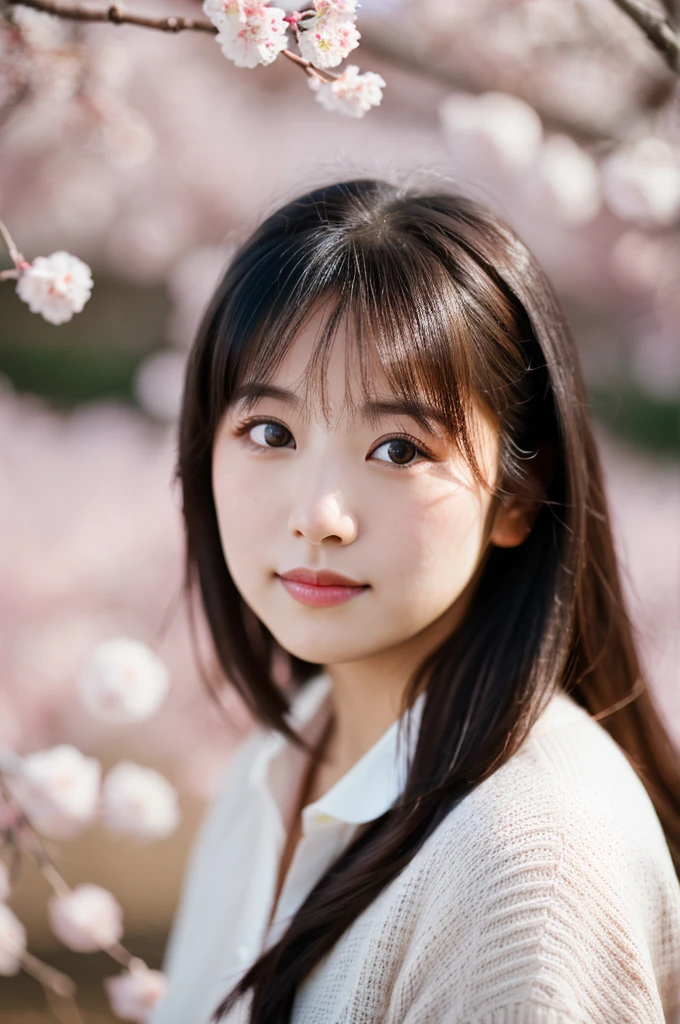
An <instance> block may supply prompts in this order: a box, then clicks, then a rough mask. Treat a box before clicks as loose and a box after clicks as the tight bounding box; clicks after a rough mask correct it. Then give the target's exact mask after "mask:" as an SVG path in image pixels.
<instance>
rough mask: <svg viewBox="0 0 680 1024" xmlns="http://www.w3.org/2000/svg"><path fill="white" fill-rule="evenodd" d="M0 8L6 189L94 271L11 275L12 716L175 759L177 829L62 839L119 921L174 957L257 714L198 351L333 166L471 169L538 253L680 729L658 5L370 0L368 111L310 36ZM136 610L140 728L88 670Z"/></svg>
mask: <svg viewBox="0 0 680 1024" xmlns="http://www.w3.org/2000/svg"><path fill="white" fill-rule="evenodd" d="M90 6H95V5H94V0H93V2H92V4H91V5H90ZM282 6H283V5H282ZM130 7H131V8H132V9H134V10H137V11H143V12H146V13H148V14H151V15H153V16H161V15H166V14H170V13H185V14H193V15H195V16H200V13H201V12H200V5H199V4H198V3H188V2H187V3H183V4H182V3H180V2H171V0H139V2H137V3H136V4H135V5H134V6H133V4H132V2H130ZM288 9H292V5H289V8H288ZM659 10H661V7H660V6H659ZM2 17H3V16H2V14H0V154H1V156H0V218H2V219H3V220H4V221H5V223H6V224H7V225H8V227H9V228H10V230H11V232H12V234H13V236H14V238H15V240H16V241H17V244H18V245H19V247H20V248H21V249H22V251H23V252H24V254H25V255H26V257H27V258H28V259H31V258H33V257H34V256H35V255H38V254H48V253H51V252H53V251H54V250H57V249H62V248H63V249H67V250H68V251H69V252H72V253H74V254H76V255H78V256H79V257H80V258H81V259H83V260H86V261H87V262H88V263H89V264H90V266H91V267H92V270H93V276H94V278H95V287H94V291H93V295H92V298H91V299H90V301H89V303H88V305H87V306H86V308H85V310H84V311H83V312H82V313H81V314H79V315H78V316H77V317H75V318H74V319H73V321H71V322H70V323H69V324H65V325H63V326H60V327H53V326H51V325H48V324H46V323H44V322H43V321H41V320H40V318H39V317H37V316H35V315H33V314H31V313H30V312H29V311H28V309H27V308H26V307H25V306H24V305H23V304H22V303H21V302H19V300H18V299H17V298H16V296H15V295H14V293H13V287H12V285H11V283H4V284H2V285H0V477H1V478H2V481H3V486H2V488H1V489H0V612H1V614H0V622H1V625H0V673H1V678H2V686H1V687H0V744H6V745H10V746H11V747H13V748H14V749H16V750H17V751H19V752H20V753H22V754H24V753H29V752H31V751H33V750H37V749H40V748H42V747H46V746H50V745H53V744H56V743H66V742H68V743H74V744H76V745H77V746H79V747H80V749H82V750H83V751H84V752H85V753H88V754H93V755H95V756H97V757H99V758H101V760H102V762H103V763H104V764H105V765H108V764H110V763H113V762H114V761H115V760H117V759H120V758H121V757H130V758H132V759H134V760H137V761H139V762H140V763H144V764H149V765H153V766H154V767H157V768H159V769H160V770H162V771H163V772H165V774H166V775H167V776H168V777H169V778H170V779H171V781H172V782H173V783H174V784H175V785H176V786H177V787H178V789H179V793H180V800H181V804H182V811H183V824H182V827H181V829H180V830H179V832H178V833H177V834H176V835H175V836H173V837H172V838H171V839H168V840H165V841H162V842H159V843H156V844H153V845H152V846H148V847H139V846H138V845H135V844H134V843H132V842H131V841H126V840H123V839H116V840H113V841H112V840H111V838H110V837H108V836H105V835H104V834H103V832H101V831H100V830H99V829H98V828H94V829H92V830H90V831H89V832H88V833H87V834H86V835H85V836H84V837H83V838H81V839H78V840H76V841H74V842H72V843H70V844H64V845H63V846H62V847H60V849H59V851H58V854H57V856H58V858H59V863H60V867H61V869H62V871H63V873H64V875H65V876H66V877H67V878H73V879H74V880H75V879H83V878H84V877H85V876H87V878H88V880H92V881H97V882H99V883H100V884H102V885H106V886H107V887H109V888H111V889H112V890H113V891H115V892H116V894H117V896H118V898H119V899H120V901H121V902H122V903H123V905H124V909H125V915H126V941H127V943H128V945H129V947H130V948H135V947H136V946H138V947H139V948H140V949H144V950H145V953H144V954H143V955H146V956H147V959H148V962H149V963H153V966H157V964H158V962H159V959H160V954H161V952H162V947H163V942H164V940H165V936H166V934H167V929H168V926H169V922H170V920H171V917H172V912H173V910H174V905H175V900H176V897H177V892H178V887H179V881H180V878H181V872H182V870H183V866H184V863H185V859H186V855H187V851H188V848H189V844H190V842H191V838H192V835H193V834H194V830H195V828H196V825H197V822H198V821H199V819H200V816H201V814H202V813H203V810H204V807H205V801H206V800H207V799H209V798H210V796H211V794H212V793H213V792H214V789H215V786H216V785H217V784H218V782H219V779H220V777H221V774H222V773H223V771H224V769H225V767H226V765H227V763H228V759H229V756H230V754H231V752H232V750H233V748H234V745H235V744H236V742H238V740H239V738H240V737H241V736H242V735H243V734H244V732H245V731H246V730H247V728H248V725H249V719H248V716H247V715H246V713H245V712H244V710H243V708H242V707H241V705H240V704H239V702H238V701H237V699H236V698H235V697H234V696H233V695H232V694H231V693H230V691H229V690H228V689H225V690H224V698H223V713H221V712H220V710H219V709H218V708H217V706H216V705H215V703H214V702H212V701H211V699H210V698H209V696H208V695H207V693H206V691H205V689H204V687H203V685H202V682H201V680H200V678H199V674H198V671H197V668H196V664H195V661H194V658H193V655H192V650H191V645H190V642H189V635H188V629H187V620H186V613H185V609H184V608H183V606H182V604H181V601H180V586H181V576H182V533H181V521H180V511H179V495H178V492H177V489H176V487H175V486H174V485H173V482H172V474H173V468H174V457H175V447H176V438H175V433H176V416H177V409H178V402H179V394H180V388H181V382H182V375H183V369H184V361H185V358H186V353H187V350H188V348H189V346H190V344H191V341H192V334H193V331H194V328H195V326H196V323H197V320H198V317H199V315H200V313H201V310H202V308H203V306H204V303H205V302H206V300H207V298H208V296H209V295H210V292H211V290H212V288H213V286H214V284H215V282H216V280H217V277H218V274H219V273H220V271H221V269H222V267H223V266H224V264H225V262H226V260H227V258H228V255H229V253H230V251H231V249H232V248H233V246H234V245H235V244H236V242H238V241H239V240H240V239H241V238H243V237H244V236H245V235H246V234H247V232H248V231H249V230H250V229H251V228H252V227H254V226H255V224H256V223H257V222H258V220H259V219H260V218H261V217H262V216H263V215H264V214H266V213H267V212H268V211H269V210H271V209H272V208H273V207H274V206H276V205H278V203H279V202H281V201H282V200H283V199H285V198H288V197H290V196H292V195H294V194H295V193H297V192H299V191H302V190H304V189H306V188H308V187H310V186H312V185H315V184H320V183H323V182H327V181H330V180H333V179H340V178H346V177H350V176H357V175H362V176H380V177H389V178H392V179H398V180H408V181H413V182H414V183H421V184H426V185H436V184H438V183H441V185H442V186H444V187H453V186H459V187H461V188H463V189H464V190H466V191H467V192H469V193H472V194H473V195H476V196H478V197H481V198H483V199H485V200H486V201H487V202H489V203H491V204H492V205H494V206H495V207H496V208H497V209H499V210H500V211H501V212H502V213H503V214H504V215H505V216H506V218H507V219H508V220H510V221H511V223H512V224H513V225H514V226H515V227H516V228H517V229H518V230H519V232H520V233H521V234H522V235H523V237H524V238H525V239H526V241H527V242H528V243H529V245H530V246H531V247H532V248H533V249H534V250H535V251H536V253H537V255H538V256H539V258H540V259H541V260H542V261H543V263H544V265H545V267H546V269H547V270H548V272H549V274H550V276H551V278H552V280H553V282H554V284H555V286H556V288H557V290H558V292H559V294H560V297H561V299H562V301H563V303H564V305H565V308H566V310H567V313H568V317H569V320H570V323H571V325H572V327H573V330H574V332H575V335H576V337H577V340H578V343H579V347H580V350H581V354H582V359H583V364H584V368H585V372H586V376H587V380H588V386H589V390H590V395H591V401H592V414H593V418H594V420H595V423H596V429H597V436H598V440H599V444H600V450H601V453H602V457H603V460H604V464H605V469H606V476H607V483H608V488H609V496H610V500H611V507H612V513H613V518H614V525H615V530H616V536H617V542H618V546H619V552H620V556H621V561H622V566H623V569H624V576H625V581H626V588H627V592H628V595H629V599H630V602H631V607H632V610H633V614H634V619H635V622H636V624H637V628H638V632H639V638H640V645H641V650H642V653H643V656H644V661H645V664H646V666H647V668H648V670H649V673H650V677H651V681H652V684H653V688H654V691H655V693H656V694H657V696H658V699H659V703H660V706H661V708H662V710H663V713H664V715H665V717H666V718H667V721H668V723H669V728H670V729H671V732H672V734H673V736H674V737H675V739H676V740H677V742H678V744H680V669H679V665H680V632H679V630H678V623H679V622H680V585H679V584H680V530H679V529H678V527H679V524H680V468H679V466H680V437H679V424H680V397H679V394H680V339H679V337H678V334H679V329H678V323H679V322H680V299H679V291H678V288H677V281H678V268H679V267H680V155H679V154H680V129H679V128H678V86H677V79H676V78H675V77H674V76H673V75H672V74H671V72H670V71H669V70H668V68H667V67H666V65H665V64H664V62H663V60H662V58H661V57H660V56H659V55H658V54H657V53H656V52H655V51H654V49H653V48H652V47H651V45H650V44H649V42H648V41H647V40H646V39H645V38H644V36H643V35H642V34H641V32H640V30H639V29H638V28H637V26H635V25H634V24H633V23H632V22H631V21H630V20H629V19H627V18H626V16H625V15H624V14H623V13H622V12H621V11H620V10H619V9H618V8H617V7H616V5H615V4H614V3H613V2H612V0H589V2H577V0H562V2H560V3H559V4H555V3H554V2H552V0H475V3H474V4H471V3H469V2H467V0H411V2H409V0H402V2H399V0H393V2H390V0H364V2H363V4H362V6H361V8H360V9H359V15H358V21H357V25H358V28H359V29H360V30H361V32H362V42H361V45H360V46H359V48H358V49H357V50H356V51H354V52H353V53H352V55H351V57H350V61H349V62H350V63H357V64H359V65H360V66H361V68H362V70H373V71H376V72H379V73H380V74H381V75H382V76H383V78H384V79H385V81H386V82H387V86H386V88H385V95H384V99H383V102H382V104H381V106H380V107H378V108H377V109H375V110H372V111H370V112H369V113H368V114H367V115H366V116H365V117H364V118H362V119H360V120H359V119H352V118H345V117H342V116H339V115H337V114H331V113H328V112H326V111H324V110H323V109H322V108H321V106H320V105H319V104H317V103H316V102H315V99H314V96H313V94H312V92H311V91H310V90H309V89H308V87H307V84H306V81H305V77H304V74H302V73H301V72H300V70H299V69H298V68H296V67H294V66H293V64H292V63H290V62H288V61H285V60H283V59H281V58H279V59H277V60H276V62H274V64H272V65H271V66H269V67H258V68H256V69H255V70H245V69H239V68H236V67H234V66H233V65H232V64H231V63H230V62H229V61H227V60H226V59H225V58H224V56H223V55H222V54H221V52H220V50H219V47H217V46H216V45H215V42H214V40H213V39H212V38H211V37H210V36H208V35H205V34H203V33H192V32H183V33H179V34H177V35H167V34H164V33H161V32H154V31H150V30H147V29H143V28H135V27H129V26H113V25H106V24H97V25H91V24H84V23H78V22H67V21H63V20H59V19H55V18H51V17H49V16H47V15H43V14H40V13H38V12H36V11H32V10H29V9H27V8H23V7H22V8H15V9H14V15H13V17H14V23H13V24H10V21H9V20H8V19H9V17H10V15H7V13H5V15H4V20H2ZM487 93H492V94H498V93H501V94H504V95H503V96H501V97H500V98H499V97H498V96H497V95H496V96H495V97H494V95H492V96H491V98H489V97H488V96H487V97H485V99H484V100H483V101H481V100H480V98H479V97H480V95H484V94H487ZM507 96H510V97H513V98H514V99H515V101H517V100H519V101H521V102H519V103H517V102H516V103H515V105H514V106H513V104H512V102H511V103H510V105H508V104H507V103H505V100H506V98H507ZM0 261H4V262H1V263H0V266H3V267H4V266H9V265H10V263H9V260H8V259H5V254H4V253H3V254H2V256H0ZM118 634H126V635H130V636H134V637H137V638H139V639H141V640H143V641H145V642H146V643H148V644H150V645H151V646H152V647H153V648H154V649H155V650H157V651H158V653H159V654H160V655H161V657H162V658H163V659H164V660H165V662H166V664H167V665H168V667H169V669H170V673H171V677H172V690H171V695H170V697H169V699H168V701H167V702H166V704H165V705H164V707H163V709H162V711H161V712H160V713H159V714H158V715H157V716H156V717H155V718H154V719H153V720H152V721H151V722H149V723H148V724H142V725H138V726H135V727H130V728H125V729H123V730H121V729H120V728H114V727H111V726H107V725H104V724H102V723H97V722H96V721H94V720H93V719H92V718H91V716H89V715H88V714H87V713H86V712H85V711H84V710H82V709H81V707H80V704H79V702H78V700H77V697H76V681H77V677H78V673H79V671H80V669H81V667H82V665H83V663H84V661H85V658H86V657H87V654H88V652H89V651H90V650H91V648H92V646H93V644H94V643H96V642H97V641H99V640H101V639H104V638H106V637H108V636H115V635H118ZM45 892H46V890H45V888H44V886H43V883H42V881H41V880H39V879H38V878H37V877H36V876H34V875H32V874H31V873H30V872H26V874H25V876H24V877H23V878H22V880H21V883H20V885H19V888H18V892H17V895H16V898H15V899H14V901H13V903H12V905H13V907H14V908H15V909H16V911H17V913H18V914H19V915H20V916H21V918H22V920H24V922H25V924H26V925H27V927H28V930H29V935H30V941H31V948H32V949H33V950H34V951H35V952H41V951H44V953H45V956H46V958H48V957H51V958H52V960H53V961H54V962H57V961H55V960H54V958H55V957H56V958H57V960H59V957H62V959H63V953H61V952H60V951H59V945H58V943H57V941H56V940H55V939H54V938H53V937H52V936H51V934H50V932H49V931H48V929H47V927H46V924H45V916H44V899H45ZM140 955H142V954H140ZM76 959H77V958H73V963H71V961H68V967H69V969H70V970H71V969H72V970H73V971H80V972H81V974H82V978H81V983H82V985H83V986H84V992H85V995H86V997H87V998H88V999H91V1003H89V1004H87V1005H88V1006H89V1015H88V1017H87V1019H88V1020H94V1021H98V1020H102V1021H104V1020H109V1017H107V1016H106V1012H105V1010H104V1009H102V1008H101V1007H100V1006H99V1003H98V1002H97V997H96V996H95V995H94V994H88V993H90V989H89V988H88V986H89V984H90V981H89V979H90V976H94V975H96V974H97V972H99V974H101V973H102V972H103V973H110V971H109V969H108V968H105V967H102V964H101V963H100V962H99V960H98V959H97V958H96V957H90V959H89V960H88V958H87V957H81V958H80V960H79V964H80V966H77V965H76V966H74V965H75V961H76ZM59 962H61V961H59ZM64 962H66V961H64ZM83 962H86V963H85V966H83ZM88 972H89V973H88ZM3 993H4V995H3ZM92 993H94V989H92ZM29 1011H30V1013H32V1014H33V1016H31V1017H30V1018H29V1017H28V1016H27V1015H26V1014H28V1013H29ZM29 1019H30V1020H35V1021H39V1020H40V1021H42V1020H43V1019H44V1020H45V1021H47V1020H53V1019H55V1018H54V1017H51V1016H50V1015H49V1013H48V1011H47V1009H45V1004H44V999H43V997H42V995H41V993H40V990H39V989H38V987H37V986H33V987H31V984H30V983H29V982H25V983H24V982H23V981H21V980H20V979H11V978H9V979H7V978H0V1020H1V1021H6V1022H13V1021H19V1020H21V1021H24V1022H25V1021H27V1020H29Z"/></svg>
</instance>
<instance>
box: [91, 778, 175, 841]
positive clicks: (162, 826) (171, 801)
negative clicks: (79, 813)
mask: <svg viewBox="0 0 680 1024" xmlns="http://www.w3.org/2000/svg"><path fill="white" fill-rule="evenodd" d="M102 812H103V817H104V821H105V822H106V824H107V825H108V827H109V828H111V829H113V830H114V831H116V832H125V833H127V834H128V835H132V836H135V837H136V838H138V839H165V838H166V836H169V835H170V834H171V833H172V832H174V831H175V829H176V828H177V825H178V824H179V819H180V813H179V805H178V802H177V793H176V791H175V789H174V787H173V786H172V785H171V784H170V783H169V782H168V780H167V779H166V778H165V777H164V776H163V775H161V774H160V772H157V771H155V769H153V768H145V767H143V766H142V765H139V764H134V763H133V762H132V761H121V762H120V763H119V764H117V765H116V766H115V768H112V769H111V771H110V772H109V773H108V775H107V776H106V778H105V780H104V785H103V787H102Z"/></svg>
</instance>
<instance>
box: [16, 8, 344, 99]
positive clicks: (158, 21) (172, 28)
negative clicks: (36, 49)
mask: <svg viewBox="0 0 680 1024" xmlns="http://www.w3.org/2000/svg"><path fill="white" fill-rule="evenodd" d="M7 3H8V5H10V6H23V7H32V8H33V10H34V11H43V13H45V14H52V15H54V16H55V17H57V18H66V19H67V20H69V21H108V22H112V23H113V24H114V25H138V26H140V27H142V28H153V29H156V30H158V31H160V32H173V33H177V32H186V31H194V32H207V33H208V34H209V35H217V31H218V30H217V29H216V28H215V26H214V25H213V23H212V22H211V21H206V20H205V19H203V18H184V17H179V16H177V17H176V16H174V15H170V16H169V17H167V18H148V17H146V16H145V15H142V14H128V13H127V12H126V11H125V10H124V8H123V6H122V5H121V4H110V5H109V7H106V8H103V9H101V10H98V11H96V10H87V9H86V8H84V7H71V6H70V5H69V4H62V3H55V2H54V0H7ZM281 52H282V53H283V56H284V57H287V59H288V60H289V61H291V62H292V63H293V64H297V65H298V67H301V68H302V70H303V71H304V72H305V74H306V75H316V76H317V77H318V78H320V79H321V81H322V82H332V81H334V80H335V79H336V78H337V77H338V76H337V75H333V74H331V73H329V72H327V71H320V70H319V68H315V67H314V65H313V64H312V62H311V61H309V60H305V59H304V57H300V56H299V55H298V54H297V53H293V52H292V50H282V51H281Z"/></svg>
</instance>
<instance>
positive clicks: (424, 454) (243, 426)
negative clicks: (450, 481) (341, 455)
mask: <svg viewBox="0 0 680 1024" xmlns="http://www.w3.org/2000/svg"><path fill="white" fill-rule="evenodd" d="M263 423H277V424H278V425H279V426H280V427H283V429H284V430H288V427H287V426H286V424H285V423H282V422H281V420H277V419H276V418H274V417H272V416H266V417H265V416H262V417H254V418H253V419H248V420H243V421H242V422H241V423H238V424H237V425H236V426H235V427H234V434H235V435H236V436H237V437H242V438H243V439H244V441H245V443H246V444H247V445H248V447H249V448H250V449H251V450H252V451H257V452H261V451H263V450H266V449H265V447H264V446H263V445H261V444H255V443H254V442H253V441H251V440H250V438H249V437H248V433H249V432H250V431H251V430H252V429H253V427H257V426H260V425H261V424H263ZM288 432H289V433H291V432H290V430H288ZM291 437H292V433H291ZM389 441H407V442H408V444H410V445H412V446H413V448H414V450H415V451H416V453H417V455H419V456H420V457H421V458H423V459H427V461H428V462H434V461H435V456H434V455H433V454H432V453H431V452H429V451H428V450H427V449H426V448H425V447H424V445H423V444H422V443H421V442H420V441H418V440H417V439H416V438H415V437H412V435H411V434H405V433H404V434H401V433H397V434H388V435H387V436H386V437H382V438H380V440H379V441H378V443H377V444H376V445H375V446H374V448H373V450H372V451H373V452H374V451H377V449H378V448H382V446H383V445H384V444H387V443H388V442H389ZM276 447H279V448H284V447H288V446H287V445H286V446H284V445H278V446H276V445H270V446H269V448H270V450H272V451H275V450H276ZM371 454H372V452H371ZM377 461H379V462H383V463H384V464H385V465H388V466H392V467H393V468H394V469H411V468H412V467H413V466H416V465H418V462H417V461H416V460H414V461H412V462H406V463H404V464H402V465H399V463H398V462H389V461H388V460H386V459H378V460H377Z"/></svg>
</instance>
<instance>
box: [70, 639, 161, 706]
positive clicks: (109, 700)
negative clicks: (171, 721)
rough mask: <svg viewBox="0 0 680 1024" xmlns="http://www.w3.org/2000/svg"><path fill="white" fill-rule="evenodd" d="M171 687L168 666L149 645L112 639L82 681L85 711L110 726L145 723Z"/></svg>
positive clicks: (101, 646) (99, 647)
mask: <svg viewBox="0 0 680 1024" xmlns="http://www.w3.org/2000/svg"><path fill="white" fill-rule="evenodd" d="M169 685H170V677H169V674H168V670H167V668H166V666H165V664H164V662H163V661H162V660H161V659H160V658H159V657H158V655H157V654H155V653H154V652H153V651H152V650H150V648H148V647H147V646H146V644H143V643H140V641H139V640H133V639H131V638H129V637H124V636H120V637H112V638H111V639H109V640H104V641H103V642H102V643H100V644H97V646H96V647H95V648H94V650H93V652H92V654H91V656H90V660H89V662H88V663H87V665H86V666H85V668H84V670H83V672H82V673H81V676H80V679H79V690H80V695H81V698H82V700H83V703H84V704H85V707H86V708H87V709H88V711H90V712H91V713H92V714H93V715H95V716H96V717H97V718H101V719H104V720H105V721H108V722H116V723H119V722H141V721H143V720H144V719H146V718H150V717H151V715H153V714H154V713H155V712H156V711H157V710H158V708H159V707H160V705H161V703H162V701H163V700H164V698H165V695H166V693H167V691H168V687H169Z"/></svg>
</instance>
